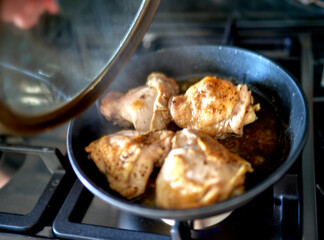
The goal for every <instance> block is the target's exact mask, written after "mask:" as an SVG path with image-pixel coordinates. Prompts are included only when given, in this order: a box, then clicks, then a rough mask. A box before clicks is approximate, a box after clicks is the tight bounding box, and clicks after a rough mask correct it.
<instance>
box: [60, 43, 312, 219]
mask: <svg viewBox="0 0 324 240" xmlns="http://www.w3.org/2000/svg"><path fill="white" fill-rule="evenodd" d="M197 48H199V49H202V48H218V49H219V50H220V51H223V50H230V51H233V50H234V51H243V52H244V53H247V54H250V55H253V56H254V57H257V58H261V59H262V60H264V61H267V62H268V63H269V64H272V65H275V66H277V67H278V68H279V70H280V71H281V72H282V73H283V74H285V75H287V77H288V78H289V79H291V83H292V84H293V87H294V88H295V89H296V90H298V91H297V92H298V94H299V96H298V97H299V98H300V100H301V101H302V103H303V106H302V107H303V111H305V113H306V114H305V117H304V119H303V126H304V129H303V132H302V133H301V136H300V138H299V141H298V142H297V143H296V147H295V148H294V149H291V150H290V151H289V155H288V157H287V158H286V160H285V161H284V162H283V163H282V164H281V165H280V166H279V167H278V169H276V170H275V171H274V172H273V173H272V174H271V175H270V176H269V177H267V178H266V179H265V180H263V181H262V182H260V183H258V184H257V185H255V186H254V187H253V188H251V189H248V190H246V191H245V192H244V193H243V194H242V195H239V196H237V197H233V198H230V199H227V200H225V201H222V202H218V203H215V204H212V205H209V206H205V207H199V208H192V209H160V208H153V207H148V206H143V205H139V204H134V203H132V202H129V201H127V200H125V199H121V198H118V197H115V196H112V195H111V194H109V193H108V192H107V191H105V190H104V189H102V188H100V187H99V186H98V185H97V184H96V183H95V182H93V181H92V180H91V179H90V178H89V177H88V176H87V175H86V174H85V173H84V171H83V170H82V169H81V167H80V165H79V164H78V163H77V161H76V159H75V157H74V154H73V148H72V140H73V139H72V129H73V126H74V123H75V120H72V121H71V122H70V124H69V126H68V131H67V134H68V135H67V139H66V141H67V143H66V144H67V153H68V158H69V161H70V163H71V165H72V168H73V170H74V172H75V173H76V175H77V177H78V179H79V180H80V181H81V182H82V184H83V185H84V186H85V187H86V188H87V189H88V190H89V191H90V192H92V194H94V195H95V196H97V197H99V198H100V199H102V200H103V201H105V202H106V203H108V204H111V205H113V206H115V207H117V208H119V209H121V210H123V211H127V212H130V213H132V214H136V215H141V216H145V217H150V218H158V219H160V218H166V219H175V220H190V219H198V218H204V217H210V216H215V215H217V214H221V213H224V212H228V211H230V210H233V209H236V208H238V207H240V206H242V205H244V204H246V203H247V202H249V201H251V200H252V199H253V198H254V197H256V196H258V195H259V194H260V193H262V192H263V191H265V190H266V189H267V188H269V187H270V186H271V185H273V184H274V183H276V182H277V181H279V179H280V178H281V177H282V176H283V175H284V174H285V173H286V172H287V171H288V169H289V168H290V167H291V166H292V165H293V163H294V162H295V161H296V159H297V158H298V156H299V155H300V153H301V151H302V149H303V147H304V145H305V144H306V141H307V137H308V124H309V114H308V104H307V101H306V97H305V94H304V92H303V90H302V88H301V86H300V85H299V83H298V82H297V81H296V79H295V78H294V77H293V76H292V75H291V74H290V73H289V72H288V71H286V70H285V69H284V68H283V67H281V66H279V65H278V64H277V63H275V62H273V61H272V60H270V59H268V58H266V57H264V56H262V55H261V54H259V53H255V52H253V51H250V50H246V49H243V48H239V47H232V46H223V45H203V46H202V45H199V46H184V47H175V48H168V49H163V50H159V51H157V52H165V51H172V50H174V49H184V50H189V49H197ZM155 53H156V52H154V53H152V54H155Z"/></svg>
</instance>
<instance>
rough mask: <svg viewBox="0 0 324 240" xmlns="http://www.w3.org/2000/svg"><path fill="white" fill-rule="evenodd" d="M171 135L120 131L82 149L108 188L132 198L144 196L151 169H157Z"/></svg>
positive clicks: (159, 132) (164, 131)
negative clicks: (103, 176)
mask: <svg viewBox="0 0 324 240" xmlns="http://www.w3.org/2000/svg"><path fill="white" fill-rule="evenodd" d="M173 136H174V133H173V132H172V131H168V130H162V131H158V130H156V131H151V132H147V133H144V134H141V133H139V132H138V131H135V130H124V131H120V132H118V133H116V134H112V135H108V136H104V137H101V138H100V139H98V140H95V141H93V142H91V143H90V144H89V145H88V146H87V147H86V148H85V150H86V152H88V153H89V154H90V158H91V159H92V160H93V161H94V162H95V164H96V165H97V167H98V169H99V171H100V172H101V173H103V174H105V175H106V177H107V180H108V182H109V186H110V188H111V189H113V190H115V191H117V192H118V193H120V194H121V195H122V196H124V197H126V198H127V199H132V198H135V197H137V196H139V195H141V194H143V193H144V191H145V188H146V185H147V182H148V179H149V177H150V175H151V173H152V171H153V168H154V167H155V166H156V167H161V165H162V163H163V160H164V158H165V156H166V155H167V154H168V152H169V151H170V149H171V139H172V137H173Z"/></svg>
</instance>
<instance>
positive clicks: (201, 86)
mask: <svg viewBox="0 0 324 240" xmlns="http://www.w3.org/2000/svg"><path fill="white" fill-rule="evenodd" d="M259 109H260V105H259V104H257V105H254V106H253V97H252V96H251V91H249V90H248V87H247V85H241V84H239V85H237V86H235V85H234V84H232V83H231V82H230V81H227V80H223V79H220V78H217V77H212V76H206V77H204V78H203V79H202V80H200V81H199V82H198V83H196V84H194V85H192V86H191V87H190V88H189V89H188V90H187V91H186V93H185V94H184V95H180V96H174V97H172V98H170V101H169V110H170V114H171V116H172V120H173V121H174V122H175V123H176V124H177V125H178V126H179V127H180V128H193V129H197V130H199V131H202V132H205V133H207V134H209V135H211V136H214V137H217V138H223V137H226V136H228V135H230V134H235V135H239V136H242V135H243V126H244V125H247V124H250V123H252V122H254V121H255V120H256V119H257V116H256V114H255V111H257V110H259Z"/></svg>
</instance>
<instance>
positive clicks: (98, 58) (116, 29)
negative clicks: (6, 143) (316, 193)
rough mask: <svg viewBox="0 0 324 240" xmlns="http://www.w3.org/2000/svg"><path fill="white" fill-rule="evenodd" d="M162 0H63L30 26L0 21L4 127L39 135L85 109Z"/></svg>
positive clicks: (117, 68) (110, 78) (120, 64)
mask: <svg viewBox="0 0 324 240" xmlns="http://www.w3.org/2000/svg"><path fill="white" fill-rule="evenodd" d="M9 1H10V0H8V2H9ZM159 4H160V0H132V1H129V0H110V1H103V0H102V1H100V0H96V1H90V0H88V1H87V0H84V1H74V0H73V1H71V0H61V1H58V6H59V11H58V13H57V14H44V15H42V16H41V18H40V19H39V21H38V23H37V24H36V25H35V26H33V27H32V28H30V29H28V30H26V29H20V28H17V27H16V26H14V25H13V24H11V23H7V22H4V21H1V23H0V35H1V38H0V48H1V56H0V115H1V117H0V127H1V125H2V128H3V127H4V128H5V129H7V130H9V131H10V132H14V133H16V134H26V133H34V132H39V131H42V130H45V129H48V128H50V127H54V126H56V125H58V124H60V123H63V122H65V121H67V120H69V119H71V118H72V117H74V116H76V115H77V114H79V113H81V112H82V111H83V110H85V109H86V108H87V107H88V106H90V105H91V104H92V103H93V102H94V101H95V100H96V99H97V98H98V97H99V96H100V95H101V94H102V93H103V92H104V91H105V90H106V88H107V87H108V86H109V84H110V83H111V82H112V81H113V80H114V79H115V77H116V76H117V75H118V74H119V72H120V71H121V69H122V68H123V67H124V66H125V65H126V63H127V62H128V61H129V59H130V58H131V56H132V54H133V53H134V51H135V49H136V48H137V46H138V45H139V43H140V42H141V40H142V38H143V36H144V34H145V33H146V31H147V29H148V27H149V25H150V23H151V21H152V19H153V17H154V15H155V13H156V11H157V8H158V6H159ZM3 9H4V8H3V7H2V9H0V10H3Z"/></svg>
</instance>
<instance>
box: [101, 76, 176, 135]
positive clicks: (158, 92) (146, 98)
mask: <svg viewBox="0 0 324 240" xmlns="http://www.w3.org/2000/svg"><path fill="white" fill-rule="evenodd" d="M178 93H179V88H178V85H177V83H176V82H175V81H174V79H172V78H168V77H167V76H165V75H164V74H162V73H151V74H150V75H149V76H148V78H147V82H146V85H144V86H140V87H138V88H135V89H132V90H130V91H128V92H127V93H126V94H123V93H120V92H110V93H108V94H107V95H106V96H105V97H104V98H103V99H102V104H101V106H100V111H101V113H102V114H103V115H104V116H105V117H106V118H107V119H108V120H114V121H115V122H116V123H118V124H119V125H122V126H127V127H130V126H132V125H134V127H135V129H136V130H138V131H149V130H154V129H159V130H162V129H166V127H167V126H168V124H169V122H170V120H171V116H170V113H169V110H168V101H169V98H170V97H171V96H173V95H176V94H178Z"/></svg>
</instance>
